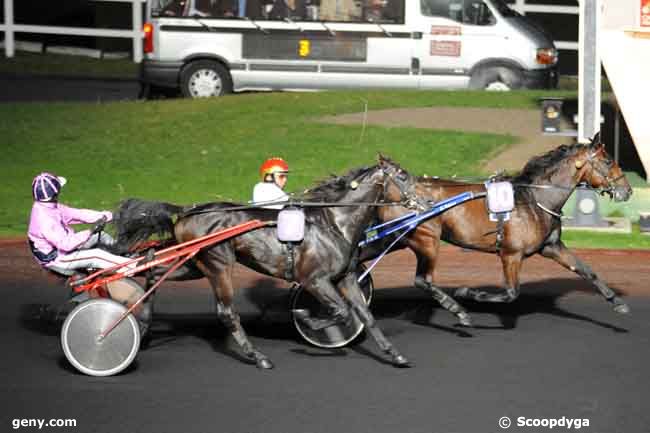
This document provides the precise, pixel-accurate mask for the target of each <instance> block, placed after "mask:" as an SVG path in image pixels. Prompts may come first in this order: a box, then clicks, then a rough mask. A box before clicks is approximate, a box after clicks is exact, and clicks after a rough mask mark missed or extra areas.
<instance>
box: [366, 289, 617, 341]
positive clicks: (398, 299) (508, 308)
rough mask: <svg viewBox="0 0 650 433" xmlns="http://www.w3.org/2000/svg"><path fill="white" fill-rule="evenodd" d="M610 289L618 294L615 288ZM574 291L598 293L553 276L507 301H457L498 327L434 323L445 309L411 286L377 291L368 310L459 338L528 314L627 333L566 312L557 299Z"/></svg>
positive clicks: (514, 323) (510, 326) (507, 325)
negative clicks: (490, 317) (493, 318)
mask: <svg viewBox="0 0 650 433" xmlns="http://www.w3.org/2000/svg"><path fill="white" fill-rule="evenodd" d="M481 289H482V290H485V291H488V292H502V291H503V288H501V287H496V286H483V287H481ZM443 290H444V291H445V292H447V293H448V294H449V295H453V292H454V290H455V288H443ZM612 290H614V292H616V293H617V294H619V291H618V290H616V289H612ZM576 292H579V293H584V294H589V295H594V296H599V295H598V294H596V292H595V291H594V290H593V289H590V288H588V287H586V284H585V282H584V281H582V280H579V279H569V278H556V279H548V280H542V281H535V282H530V283H525V284H522V285H521V293H520V295H519V297H518V298H517V299H516V300H515V301H513V302H511V303H483V302H476V301H472V300H464V299H462V300H458V301H459V302H460V303H461V304H462V305H463V306H465V307H466V309H467V310H468V312H469V313H470V314H471V313H480V314H491V315H495V316H497V318H498V320H499V322H500V326H489V325H481V324H480V323H476V319H475V320H474V322H475V323H474V326H473V327H472V328H462V327H460V326H458V325H455V326H445V325H440V324H436V323H434V321H433V320H434V317H435V316H436V315H437V314H438V313H447V312H446V311H445V310H444V309H443V308H442V307H441V306H440V305H439V304H438V303H437V302H435V301H434V300H433V299H432V298H431V297H430V296H429V295H427V294H426V293H424V292H423V291H420V290H418V289H415V288H394V289H385V290H381V291H377V292H376V295H375V298H374V300H373V305H372V310H373V312H374V314H375V316H376V317H378V318H386V317H393V318H398V317H401V318H403V319H405V320H408V321H411V322H412V323H415V324H418V325H422V326H428V327H431V328H434V329H438V330H442V331H446V332H450V333H453V334H456V335H458V336H459V337H472V334H471V329H503V330H510V329H515V328H516V327H517V323H518V321H519V318H520V317H523V316H527V315H530V314H547V315H551V316H556V317H560V318H563V319H569V320H577V321H581V322H586V323H591V324H593V325H596V326H599V327H602V328H605V329H608V330H611V331H612V332H616V333H627V332H629V331H628V330H627V329H625V328H621V327H619V326H616V325H614V324H611V323H607V322H604V321H602V320H599V319H595V318H592V317H589V316H586V315H584V314H580V313H575V312H572V311H568V310H566V309H565V308H563V307H561V306H560V305H559V300H560V299H561V298H563V297H565V296H566V295H569V294H571V293H576ZM603 301H604V300H603ZM603 304H604V305H606V306H607V303H606V302H603ZM447 314H449V313H447ZM450 317H451V315H450ZM445 320H447V319H445Z"/></svg>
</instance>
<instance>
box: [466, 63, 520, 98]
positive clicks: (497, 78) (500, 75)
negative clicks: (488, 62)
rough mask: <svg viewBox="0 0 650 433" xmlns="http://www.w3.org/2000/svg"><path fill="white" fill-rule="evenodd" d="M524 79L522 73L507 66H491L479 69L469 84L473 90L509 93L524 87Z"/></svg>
mask: <svg viewBox="0 0 650 433" xmlns="http://www.w3.org/2000/svg"><path fill="white" fill-rule="evenodd" d="M522 84H523V79H522V74H521V72H520V71H518V70H516V69H514V68H509V67H506V66H490V67H486V68H479V69H478V70H477V71H475V72H474V73H473V74H472V78H471V79H470V82H469V87H470V88H471V89H481V90H491V91H496V92H507V91H510V90H515V89H519V88H521V87H522Z"/></svg>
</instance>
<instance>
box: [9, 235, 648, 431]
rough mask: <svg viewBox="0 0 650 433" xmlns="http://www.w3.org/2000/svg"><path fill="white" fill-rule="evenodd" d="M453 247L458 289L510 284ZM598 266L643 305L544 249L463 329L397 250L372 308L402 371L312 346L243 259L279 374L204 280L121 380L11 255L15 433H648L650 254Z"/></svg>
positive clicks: (261, 336)
mask: <svg viewBox="0 0 650 433" xmlns="http://www.w3.org/2000/svg"><path fill="white" fill-rule="evenodd" d="M443 253H444V254H443V258H444V260H443V263H442V264H441V269H440V272H439V274H440V276H441V279H442V280H443V281H446V282H448V281H451V280H454V281H459V282H463V281H465V282H467V283H468V284H470V283H474V282H475V281H476V280H477V278H478V279H480V278H481V276H482V275H484V278H485V279H486V280H487V281H488V284H487V285H490V284H489V282H490V281H493V280H494V279H495V278H498V268H496V266H495V265H496V263H494V258H492V257H490V256H487V255H481V254H476V253H464V252H462V251H460V250H456V249H454V250H452V249H444V250H443ZM588 258H589V260H590V262H592V264H593V265H594V267H595V268H596V269H597V270H598V269H601V270H603V271H605V274H606V275H607V277H610V278H611V279H612V281H613V282H614V283H615V284H613V285H614V287H615V288H616V289H617V290H619V291H620V292H622V293H627V294H628V296H626V299H627V300H628V302H629V303H630V305H631V307H632V314H631V315H628V316H621V315H617V314H616V313H614V312H613V311H612V309H611V308H610V307H609V305H607V304H606V303H605V302H604V301H603V300H602V299H601V298H600V297H598V296H596V295H592V294H591V292H590V291H587V290H589V288H588V286H587V285H585V283H582V282H580V281H578V280H576V279H575V278H573V277H572V274H570V273H568V272H565V271H563V270H561V269H559V267H558V266H557V265H552V264H551V265H549V267H548V268H543V266H542V265H541V263H542V261H539V260H538V259H534V260H532V261H531V263H532V264H531V265H528V267H527V268H525V269H530V271H529V272H528V273H525V275H527V277H526V278H524V281H525V282H524V286H523V293H524V294H523V295H522V296H521V297H520V298H519V300H517V301H516V302H515V303H514V304H510V305H480V304H476V303H465V305H466V306H467V307H468V308H469V310H470V311H471V313H472V316H473V319H474V322H475V324H476V325H477V327H476V328H473V329H466V328H458V327H456V326H455V321H454V320H453V318H452V317H451V316H450V314H449V313H447V312H446V311H443V310H441V309H440V308H439V307H437V306H436V305H434V304H433V303H432V302H431V301H430V300H429V299H428V298H426V297H425V296H423V295H422V294H421V293H420V292H418V291H415V290H413V289H410V288H408V287H407V286H408V285H409V281H410V279H411V276H412V272H413V269H414V267H413V265H414V263H413V258H412V256H411V255H410V254H409V253H406V254H403V253H397V254H396V255H392V256H389V257H388V258H387V260H386V262H385V263H383V264H382V265H381V267H380V268H379V269H378V270H377V272H376V273H375V280H376V282H378V286H380V289H379V290H377V291H376V296H375V299H374V301H373V311H374V313H375V315H376V317H377V318H378V319H379V324H380V327H381V328H382V329H383V330H384V331H385V333H386V335H387V336H388V337H389V339H390V340H391V341H392V342H393V343H394V344H395V345H396V346H397V347H398V348H399V349H400V350H401V351H402V352H403V353H404V354H405V355H406V356H408V357H409V359H410V360H411V361H413V363H414V367H413V368H411V369H396V368H393V367H392V366H390V365H388V364H387V363H386V362H385V360H384V358H383V357H382V356H381V355H380V354H379V352H378V349H377V347H376V346H375V344H374V343H373V342H372V341H371V340H370V339H365V340H362V341H360V342H359V343H358V344H355V345H353V346H352V347H349V348H346V349H343V350H336V351H328V350H322V349H317V348H313V347H310V346H309V345H307V344H306V343H304V342H302V341H301V340H300V339H299V338H298V336H297V334H296V332H295V331H294V330H293V328H292V327H291V326H290V324H289V322H288V321H287V313H286V311H287V303H288V292H287V290H286V289H285V287H286V286H285V285H283V284H282V283H279V282H277V281H274V280H270V279H260V278H259V276H258V275H257V274H254V273H251V272H244V271H242V270H241V269H240V270H238V271H237V274H236V279H237V281H238V282H239V285H240V287H243V288H244V289H243V290H241V291H240V292H239V294H238V297H237V309H238V310H239V311H241V312H242V316H243V320H244V326H245V328H246V329H247V331H248V332H249V335H250V336H251V338H252V341H253V343H254V344H255V345H257V346H258V348H259V349H261V350H262V351H263V352H264V353H266V354H267V355H269V357H270V358H271V359H272V360H273V361H274V363H275V366H276V368H275V369H273V370H270V371H261V370H258V369H257V368H256V367H255V366H254V365H250V364H247V363H246V362H244V361H243V360H242V359H241V357H240V356H239V355H238V354H237V351H236V348H235V345H234V343H233V341H232V339H230V338H229V337H228V336H227V334H226V331H225V329H224V328H223V327H222V326H221V325H219V324H218V323H217V321H216V320H215V318H214V313H213V303H212V296H211V294H210V292H209V290H208V289H207V283H206V282H205V281H204V282H193V283H189V284H187V283H168V284H167V285H166V286H163V288H162V289H161V290H160V292H159V293H158V295H157V298H156V315H155V323H154V326H153V336H154V338H153V341H152V343H151V345H150V347H149V348H147V349H146V350H142V351H141V352H140V353H139V355H138V357H137V359H136V361H135V363H134V364H133V365H132V366H131V367H130V368H129V369H127V370H126V371H125V372H124V373H122V374H120V375H118V376H115V377H108V378H93V377H87V376H84V375H81V374H79V373H77V372H76V371H75V370H74V369H73V368H72V367H70V366H69V364H68V363H67V361H66V360H65V358H64V357H63V355H62V351H61V349H60V345H59V338H58V334H57V333H58V328H57V327H56V326H51V325H48V324H47V323H44V322H43V321H40V320H38V319H36V318H35V314H34V313H35V311H36V310H37V309H38V306H39V304H54V303H57V302H59V301H60V300H61V299H62V298H63V296H64V293H63V290H62V289H61V288H60V287H59V286H58V285H57V282H56V281H52V280H49V279H47V278H44V276H43V275H42V274H40V273H39V272H38V271H37V270H36V267H35V266H34V265H33V263H31V259H30V258H29V256H28V253H26V251H25V249H24V248H22V247H20V248H13V249H7V248H2V249H0V259H1V260H0V266H2V269H1V272H0V287H1V290H2V292H3V302H2V303H0V330H1V331H0V332H2V339H3V344H2V347H3V349H4V350H3V354H2V356H1V357H0V368H1V371H2V375H1V376H0V377H1V379H0V382H1V385H0V393H1V394H0V398H1V400H0V401H2V405H0V407H1V409H0V412H1V413H2V417H1V418H2V419H1V420H0V431H13V429H12V420H14V419H35V418H39V419H50V418H58V419H75V420H76V422H77V426H76V427H75V428H53V427H50V428H43V430H44V431H70V432H73V431H74V432H77V431H78V432H111V433H115V432H156V433H166V432H183V433H185V432H187V433H190V432H197V433H201V432H203V433H205V432H229V433H256V432H264V433H274V432H278V433H286V432H305V433H319V432H323V433H331V432H354V433H365V432H367V433H383V432H386V433H393V432H410V433H419V432H422V433H445V432H446V433H474V432H476V433H484V432H498V431H506V430H502V429H501V428H500V427H499V426H498V420H499V419H500V418H501V417H503V416H508V417H510V418H511V419H512V423H513V426H512V427H510V428H509V429H507V431H511V432H536V431H544V432H549V431H568V430H569V429H567V428H566V427H555V428H554V429H552V430H550V429H549V428H534V427H517V426H516V423H517V418H518V417H526V418H529V419H532V418H538V419H541V418H554V419H561V418H562V417H566V418H567V419H580V420H581V423H583V425H582V428H580V429H579V430H580V431H585V432H600V433H613V432H625V433H636V432H648V431H650V427H649V426H650V414H649V413H648V400H649V397H650V391H649V390H648V384H649V383H650V381H649V379H650V375H649V374H648V360H649V359H650V358H649V355H650V338H649V336H650V323H649V322H648V317H650V298H648V297H646V296H644V295H643V288H644V287H647V281H648V276H647V275H646V272H645V271H646V270H647V263H648V258H650V254H648V253H643V254H639V255H636V256H635V255H631V254H627V253H621V254H620V255H616V253H612V254H609V255H608V254H601V253H593V254H591V255H589V256H588ZM608 263H611V267H610V269H608V266H607V264H608ZM463 264H465V266H464V267H463ZM470 264H471V266H469V265H470ZM616 269H618V271H617V272H615V270H616ZM540 275H546V277H543V278H541V279H539V278H538V277H539V276H540ZM531 277H532V278H531ZM479 286H480V284H479ZM483 286H485V285H483ZM583 419H587V420H589V426H588V427H586V426H584V421H582V420H583ZM574 426H575V424H574ZM21 430H28V431H37V430H38V429H37V428H22V429H21ZM571 430H575V428H573V429H571Z"/></svg>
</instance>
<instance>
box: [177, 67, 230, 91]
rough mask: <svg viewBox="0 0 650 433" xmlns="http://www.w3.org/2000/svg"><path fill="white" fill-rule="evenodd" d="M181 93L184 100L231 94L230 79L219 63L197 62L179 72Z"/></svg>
mask: <svg viewBox="0 0 650 433" xmlns="http://www.w3.org/2000/svg"><path fill="white" fill-rule="evenodd" d="M181 92H183V96H185V97H186V98H209V97H213V96H222V95H225V94H226V93H230V92H232V79H231V78H230V74H229V73H228V71H227V70H226V68H224V67H223V66H222V65H221V64H220V63H217V62H213V61H211V60H198V61H196V62H192V63H190V64H188V65H187V66H185V67H184V68H183V70H182V71H181Z"/></svg>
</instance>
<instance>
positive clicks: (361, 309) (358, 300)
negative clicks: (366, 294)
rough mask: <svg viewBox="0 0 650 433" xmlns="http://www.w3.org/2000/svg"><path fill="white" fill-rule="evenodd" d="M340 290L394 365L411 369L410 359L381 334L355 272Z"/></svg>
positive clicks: (347, 277) (349, 275)
mask: <svg viewBox="0 0 650 433" xmlns="http://www.w3.org/2000/svg"><path fill="white" fill-rule="evenodd" d="M339 288H340V290H341V293H343V296H345V298H346V299H347V300H348V302H350V304H351V305H352V308H353V309H354V311H355V312H356V313H357V316H358V317H359V320H361V323H363V324H364V326H365V327H366V329H367V330H368V332H369V333H370V335H372V338H373V339H374V340H375V342H376V343H377V345H378V346H379V349H380V350H381V351H382V352H384V353H385V354H387V355H389V356H390V357H391V360H392V362H393V365H395V366H396V367H410V366H411V364H410V362H409V360H408V359H406V357H405V356H404V355H402V354H401V353H399V351H398V350H397V349H396V348H395V346H393V345H392V344H391V342H390V341H388V339H387V338H386V337H385V336H384V333H383V332H381V329H379V327H378V326H377V321H376V320H375V318H374V317H373V315H372V313H371V312H370V309H369V308H368V304H366V300H365V299H364V298H363V295H362V294H361V289H360V288H359V284H358V283H357V276H356V273H355V272H352V273H350V274H348V275H347V276H346V277H345V278H344V279H343V280H342V281H341V282H340V283H339Z"/></svg>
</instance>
